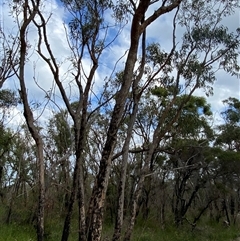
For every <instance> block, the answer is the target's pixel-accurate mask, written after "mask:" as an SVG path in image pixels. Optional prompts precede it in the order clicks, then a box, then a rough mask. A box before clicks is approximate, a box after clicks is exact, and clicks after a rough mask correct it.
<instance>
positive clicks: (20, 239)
mask: <svg viewBox="0 0 240 241" xmlns="http://www.w3.org/2000/svg"><path fill="white" fill-rule="evenodd" d="M58 228H59V229H58ZM46 231H47V234H46V239H45V240H46V241H57V240H60V239H61V229H60V227H54V226H52V227H51V226H48V227H47V229H46ZM0 234H1V235H0V241H35V240H36V234H35V230H34V228H33V227H32V226H27V225H20V224H16V223H15V224H10V225H0ZM111 236H112V225H111V226H110V225H109V226H105V228H104V234H103V239H102V240H103V241H109V240H111ZM75 240H77V232H76V231H75V230H74V228H73V229H72V232H71V236H70V238H69V241H75ZM131 240H132V241H240V229H239V228H237V227H228V228H226V227H223V226H222V225H220V224H219V225H216V224H215V225H206V226H201V227H200V226H199V227H197V228H196V229H195V230H194V231H193V232H192V231H191V230H190V229H189V228H188V227H183V228H181V229H176V228H175V227H172V226H167V227H165V228H164V229H162V228H159V226H157V225H156V224H151V223H150V222H145V223H140V224H138V225H137V226H136V228H135V230H134V233H133V236H132V239H131Z"/></svg>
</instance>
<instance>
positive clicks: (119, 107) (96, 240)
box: [87, 1, 149, 241]
mask: <svg viewBox="0 0 240 241" xmlns="http://www.w3.org/2000/svg"><path fill="white" fill-rule="evenodd" d="M146 2H147V3H146ZM148 4H149V1H145V3H143V2H141V3H140V4H139V8H138V9H137V10H136V13H135V15H134V17H133V22H132V28H131V46H130V49H129V53H128V57H127V61H126V65H125V70H124V76H123V83H122V86H121V89H120V90H119V92H118V94H117V96H116V103H115V106H114V110H113V114H112V118H111V122H110V125H109V129H108V133H107V140H106V143H105V146H104V149H103V152H102V159H101V161H100V167H99V173H98V175H97V177H96V182H95V185H94V188H93V192H92V196H91V200H90V205H89V210H88V220H87V228H88V241H100V239H101V232H102V223H103V208H104V202H105V197H106V191H107V187H108V179H109V173H110V168H111V159H112V154H113V149H114V146H115V142H116V138H117V131H118V128H119V123H120V121H121V119H122V115H123V111H124V107H125V102H126V99H127V97H128V93H129V89H130V86H131V84H132V80H133V71H134V67H135V63H136V60H137V51H138V45H139V38H140V36H141V31H140V22H141V20H142V18H143V16H144V13H145V11H146V10H147V7H148Z"/></svg>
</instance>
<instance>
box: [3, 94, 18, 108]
mask: <svg viewBox="0 0 240 241" xmlns="http://www.w3.org/2000/svg"><path fill="white" fill-rule="evenodd" d="M19 101H20V100H19V97H18V96H17V95H16V92H14V91H13V90H9V89H3V90H0V108H10V107H12V106H16V105H17V104H18V103H19Z"/></svg>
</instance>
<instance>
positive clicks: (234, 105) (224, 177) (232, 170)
mask: <svg viewBox="0 0 240 241" xmlns="http://www.w3.org/2000/svg"><path fill="white" fill-rule="evenodd" d="M223 104H224V106H225V109H224V111H222V112H221V115H222V119H223V123H222V124H220V125H218V126H217V127H216V132H217V137H216V140H215V143H214V144H215V146H216V147H218V148H220V151H219V152H218V153H217V154H216V159H217V161H218V165H217V166H216V169H217V170H218V172H219V177H218V179H217V183H218V184H219V183H224V184H225V185H223V186H222V185H219V186H220V189H221V190H224V192H222V191H221V193H223V195H221V198H222V206H223V214H222V216H226V218H227V221H228V223H229V224H232V223H234V222H235V220H236V217H237V214H238V211H239V199H238V198H239V188H238V185H239V177H240V169H239V168H240V166H239V157H240V154H239V153H240V148H239V147H240V138H239V135H240V102H239V100H238V99H237V98H233V97H229V98H228V99H226V100H223ZM230 214H231V215H230ZM231 217H232V218H231Z"/></svg>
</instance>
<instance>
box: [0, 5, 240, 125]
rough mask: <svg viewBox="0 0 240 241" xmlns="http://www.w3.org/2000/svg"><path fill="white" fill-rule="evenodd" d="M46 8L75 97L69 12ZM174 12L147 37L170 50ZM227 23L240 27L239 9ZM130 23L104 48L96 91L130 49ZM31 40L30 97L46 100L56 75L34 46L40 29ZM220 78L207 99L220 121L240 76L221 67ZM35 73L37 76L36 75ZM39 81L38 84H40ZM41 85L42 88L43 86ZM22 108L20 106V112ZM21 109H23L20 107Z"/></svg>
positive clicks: (9, 22)
mask: <svg viewBox="0 0 240 241" xmlns="http://www.w3.org/2000/svg"><path fill="white" fill-rule="evenodd" d="M44 4H45V8H44V13H45V15H46V16H47V15H50V13H52V15H51V18H50V20H49V22H48V33H49V40H50V44H51V47H52V49H53V52H54V54H55V56H56V58H57V59H58V61H59V63H61V73H62V80H63V83H64V84H65V88H66V89H67V90H68V93H69V97H70V98H71V99H73V100H74V99H75V98H76V97H77V91H76V90H75V89H74V85H71V84H70V83H69V81H70V80H71V78H72V76H71V74H70V73H69V71H68V70H69V68H70V63H69V61H68V60H67V59H68V57H69V49H68V45H67V39H66V34H65V28H67V25H65V27H64V22H66V21H67V19H68V18H67V14H66V12H65V11H64V9H63V7H61V6H59V1H57V2H56V1H54V0H48V1H45V2H44ZM1 8H2V9H0V10H1V11H0V14H1V15H0V19H1V23H3V22H4V29H5V31H9V32H12V31H13V32H14V31H16V28H15V27H14V22H13V19H12V18H11V17H10V16H9V9H8V5H7V4H5V5H1ZM152 11H154V7H152V8H150V10H149V14H150V13H151V12H152ZM173 15H174V13H170V14H167V15H164V16H163V17H161V18H159V19H158V20H157V21H156V22H155V23H153V24H152V25H151V26H150V27H149V28H148V30H147V37H148V42H157V41H158V42H159V43H160V45H161V47H162V48H163V49H166V50H169V49H170V48H171V46H172V40H171V37H172V31H171V29H172V18H173ZM106 18H107V19H108V20H109V22H110V21H111V16H110V14H109V16H106ZM223 23H224V24H225V25H226V26H227V27H228V28H229V30H230V31H234V30H235V29H236V28H237V27H239V25H240V24H239V23H240V16H239V12H237V13H235V14H234V15H232V16H229V17H228V18H226V19H225V20H224V21H223ZM129 29H130V26H129V24H128V25H126V26H125V27H124V29H123V30H122V31H121V34H120V35H119V36H118V38H117V39H116V41H115V42H114V44H112V45H111V46H110V47H109V48H107V49H106V50H105V52H104V55H103V57H102V58H101V60H100V66H99V69H98V71H97V74H96V76H95V87H94V91H96V92H98V91H99V90H100V89H101V87H102V85H103V80H104V79H105V78H106V77H108V76H110V75H111V73H112V69H113V66H114V65H115V63H116V61H117V60H118V59H119V58H120V57H122V56H124V54H125V53H126V50H127V49H128V48H129ZM116 31H117V30H116V29H115V30H111V31H109V33H110V35H109V38H110V37H111V34H113V33H114V32H116ZM182 34H183V29H182V28H178V29H177V37H179V38H181V35H182ZM28 40H29V42H30V43H31V46H32V48H31V49H30V54H29V61H28V63H27V65H26V70H27V73H26V77H27V78H28V82H27V88H28V93H29V98H30V99H31V100H32V101H36V102H37V101H39V102H42V103H45V102H46V99H45V98H44V97H45V95H46V93H44V91H42V90H41V88H42V89H44V90H45V91H46V92H47V91H49V90H51V89H52V88H54V84H53V79H52V76H51V73H50V71H49V69H48V67H47V66H46V64H45V63H44V62H43V61H42V60H41V59H40V58H39V57H38V55H37V53H36V52H35V50H34V48H35V46H36V40H37V32H36V30H34V28H30V30H29V33H28ZM124 60H125V58H124V57H123V58H122V59H121V60H120V61H119V62H118V65H117V68H116V70H120V69H122V68H123V66H124ZM83 65H84V70H85V71H86V72H88V71H89V69H90V68H89V66H90V62H89V59H88V58H85V59H84V61H83ZM216 76H217V81H216V83H215V84H214V86H213V87H214V95H213V96H211V97H209V98H208V99H207V100H208V102H209V103H210V104H211V105H212V110H213V113H214V114H215V118H216V122H218V120H219V118H220V117H219V113H220V112H221V110H222V108H223V104H222V100H224V99H226V98H228V97H230V96H231V97H236V98H238V99H239V98H240V84H239V79H237V78H236V77H235V76H230V75H228V74H226V73H225V72H223V71H219V72H218V73H217V74H216ZM33 77H34V78H33ZM36 83H37V84H36ZM38 85H39V86H40V87H41V88H39V86H38ZM4 88H15V89H17V88H18V83H17V81H15V80H14V79H11V80H8V81H7V82H6V83H5V85H4ZM195 94H196V95H200V96H203V95H204V93H203V92H202V90H197V91H196V93H195ZM55 98H56V100H57V102H58V103H60V102H59V101H60V99H61V98H60V95H59V92H58V91H57V90H56V92H55ZM18 111H19V109H16V110H15V112H16V114H17V112H18ZM20 111H21V109H20ZM50 114H51V108H49V110H48V109H46V115H44V116H43V117H44V118H45V119H47V118H48V116H49V115H50ZM21 120H23V118H22V116H20V115H19V121H21Z"/></svg>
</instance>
